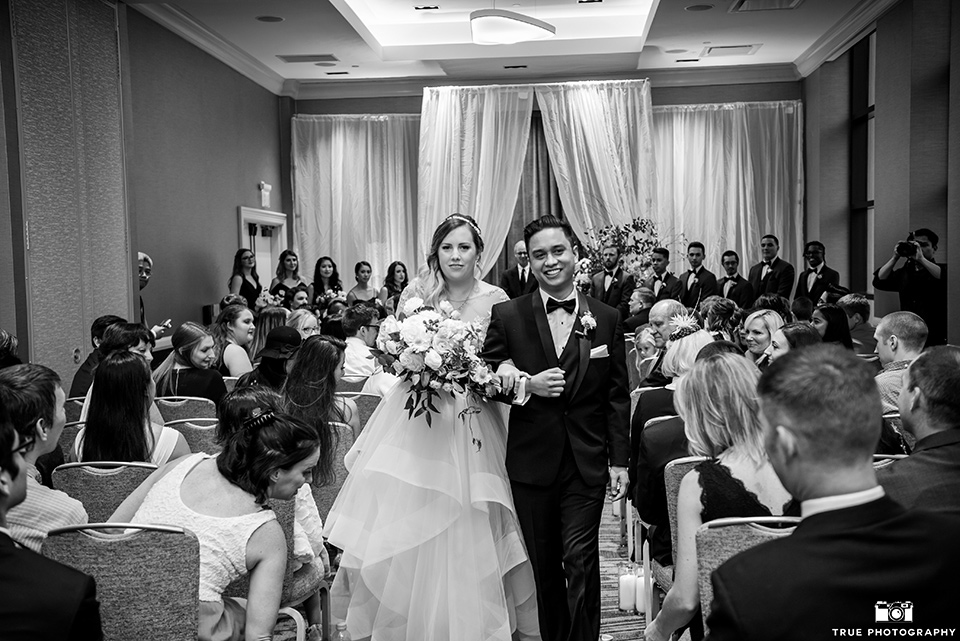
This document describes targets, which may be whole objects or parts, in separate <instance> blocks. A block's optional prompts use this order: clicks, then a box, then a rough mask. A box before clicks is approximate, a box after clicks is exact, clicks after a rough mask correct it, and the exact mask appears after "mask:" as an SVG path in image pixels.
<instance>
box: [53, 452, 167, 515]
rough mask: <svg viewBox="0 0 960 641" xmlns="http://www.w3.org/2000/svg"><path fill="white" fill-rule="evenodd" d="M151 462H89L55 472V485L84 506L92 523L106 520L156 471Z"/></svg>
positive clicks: (72, 465) (64, 466) (58, 468)
mask: <svg viewBox="0 0 960 641" xmlns="http://www.w3.org/2000/svg"><path fill="white" fill-rule="evenodd" d="M156 469H157V466H156V465H153V464H152V463H140V462H122V461H86V462H84V463H65V464H64V465H61V466H59V467H57V469H55V470H54V471H53V486H54V487H55V488H57V489H58V490H62V491H64V492H66V493H67V495H68V496H72V497H73V498H75V499H77V500H78V501H80V502H81V503H83V508H84V509H85V510H86V511H87V515H88V516H89V517H90V522H91V523H96V522H100V521H106V520H107V519H109V518H110V516H111V515H112V514H113V512H114V511H115V510H116V509H117V508H118V507H120V504H121V503H123V500H124V499H126V498H127V497H128V496H130V494H131V493H132V492H133V491H134V490H135V489H137V488H138V487H139V486H140V484H141V483H143V481H144V480H146V478H147V477H148V476H150V475H151V474H152V473H153V471H154V470H156Z"/></svg>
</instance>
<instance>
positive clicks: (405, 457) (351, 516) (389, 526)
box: [325, 281, 540, 641]
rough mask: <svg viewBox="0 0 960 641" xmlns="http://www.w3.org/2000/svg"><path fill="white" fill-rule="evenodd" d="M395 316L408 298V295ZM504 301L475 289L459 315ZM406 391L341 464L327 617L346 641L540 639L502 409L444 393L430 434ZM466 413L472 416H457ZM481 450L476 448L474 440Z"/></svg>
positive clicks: (485, 311)
mask: <svg viewBox="0 0 960 641" xmlns="http://www.w3.org/2000/svg"><path fill="white" fill-rule="evenodd" d="M404 294H405V297H404V298H403V299H401V302H400V304H399V305H398V309H402V304H403V302H405V300H406V299H407V298H409V297H410V296H411V295H417V296H419V295H420V294H418V293H416V283H412V284H411V285H410V286H409V287H407V289H406V290H405V292H404ZM504 300H507V297H506V294H504V293H503V290H501V289H499V288H497V287H493V286H492V285H488V284H486V283H483V282H480V281H478V283H477V287H476V288H475V289H474V293H473V295H472V296H471V298H470V299H469V300H468V301H467V303H466V304H465V305H464V306H463V308H461V310H460V312H461V315H462V318H463V319H464V320H477V319H479V320H481V321H483V322H485V323H486V322H489V318H490V309H491V308H492V307H493V305H494V304H496V303H499V302H502V301H504ZM408 389H409V387H408V385H407V384H406V383H401V384H399V385H396V386H395V387H394V388H393V389H392V390H391V391H390V392H389V393H388V394H387V395H386V396H385V397H384V398H383V400H382V401H381V402H380V405H379V407H378V408H377V410H376V412H375V413H374V414H373V416H371V418H370V420H369V422H368V423H367V425H366V427H365V428H364V430H363V432H362V433H361V435H360V438H359V439H357V442H356V443H355V444H354V446H353V448H352V449H351V450H350V452H349V453H348V454H347V457H346V464H347V469H348V470H349V471H350V474H349V476H348V477H347V480H346V482H345V483H344V485H343V489H342V490H341V491H340V494H339V496H338V497H337V500H336V502H335V503H334V505H333V508H332V509H331V510H330V514H329V516H328V518H327V526H326V531H325V534H326V536H327V537H328V538H329V541H330V543H332V544H333V545H335V546H337V547H338V548H341V549H342V550H343V555H342V557H341V561H340V570H339V572H338V573H337V577H336V579H335V581H334V584H333V588H332V590H331V602H332V609H333V616H334V618H335V619H337V620H345V621H346V622H347V629H348V630H349V631H350V634H351V635H352V637H353V639H354V640H355V641H356V640H358V639H367V638H370V639H372V640H373V641H405V640H409V641H486V640H500V641H508V640H510V639H539V638H540V633H539V625H538V621H537V603H536V590H535V587H534V579H533V570H532V567H531V565H530V561H529V559H528V558H527V552H526V549H525V547H524V544H523V538H522V536H521V533H520V526H519V524H518V522H517V518H516V511H515V509H514V505H513V497H512V495H511V492H510V483H509V480H508V479H507V473H506V469H505V467H504V460H505V457H506V436H507V430H506V422H505V421H504V416H505V412H504V409H503V406H502V405H500V404H499V403H495V402H493V401H487V402H484V401H480V400H477V399H473V398H470V397H465V396H463V395H459V394H458V395H452V394H449V393H447V394H441V398H440V400H439V401H437V402H436V407H437V409H438V410H439V412H438V413H437V414H435V415H434V416H433V419H432V427H430V426H428V425H427V422H426V420H425V419H424V417H423V416H421V417H418V418H412V419H411V418H408V417H407V411H406V410H405V409H404V407H403V406H404V403H405V402H406V400H407V391H408ZM468 406H474V407H478V408H479V412H476V413H466V414H464V415H463V417H462V418H461V416H460V413H461V411H462V410H464V409H465V408H467V407H468ZM474 438H476V439H479V440H480V445H479V447H478V445H477V444H476V443H474V441H473V439H474Z"/></svg>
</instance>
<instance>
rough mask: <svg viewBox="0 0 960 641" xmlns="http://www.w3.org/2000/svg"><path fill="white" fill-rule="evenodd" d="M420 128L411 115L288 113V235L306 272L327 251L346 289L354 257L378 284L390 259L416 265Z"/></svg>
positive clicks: (350, 283)
mask: <svg viewBox="0 0 960 641" xmlns="http://www.w3.org/2000/svg"><path fill="white" fill-rule="evenodd" d="M419 130H420V117H419V116H411V115H358V116H351V115H347V116H295V117H294V118H293V133H292V136H293V152H292V153H293V194H294V198H293V223H294V237H295V239H296V241H297V245H298V247H297V249H298V250H299V252H300V261H301V265H303V266H304V269H303V270H302V271H303V272H305V273H304V276H305V277H306V278H312V277H313V265H314V262H315V261H316V260H317V259H318V258H319V257H320V256H325V255H329V256H332V257H333V259H334V260H335V261H336V262H337V265H338V267H339V268H340V275H341V278H342V279H343V284H344V287H345V288H347V289H349V288H350V287H353V285H354V284H355V283H354V279H353V266H354V264H355V263H356V262H358V261H360V260H365V261H367V262H369V263H370V264H371V265H372V266H373V279H371V283H372V284H374V285H375V286H376V287H377V288H378V289H379V287H380V286H381V285H382V284H383V279H384V277H385V276H386V270H387V266H388V265H389V264H390V263H391V262H393V261H395V260H400V261H403V262H404V263H405V264H406V265H407V268H408V269H410V270H412V269H414V267H413V265H414V264H416V262H417V251H416V221H417V202H416V194H417V142H418V139H419V135H420V131H419Z"/></svg>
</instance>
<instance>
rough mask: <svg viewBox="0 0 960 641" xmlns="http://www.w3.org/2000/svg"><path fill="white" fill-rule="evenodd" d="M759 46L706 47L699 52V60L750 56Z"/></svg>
mask: <svg viewBox="0 0 960 641" xmlns="http://www.w3.org/2000/svg"><path fill="white" fill-rule="evenodd" d="M759 48H760V45H727V46H717V47H713V46H707V47H704V48H703V51H702V52H700V57H701V58H720V57H723V56H751V55H753V54H755V53H756V52H757V49H759Z"/></svg>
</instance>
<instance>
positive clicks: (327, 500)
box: [311, 421, 354, 523]
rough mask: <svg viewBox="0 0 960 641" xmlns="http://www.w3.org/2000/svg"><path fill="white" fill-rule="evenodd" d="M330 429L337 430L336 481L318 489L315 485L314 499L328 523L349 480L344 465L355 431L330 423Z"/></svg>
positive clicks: (334, 422) (334, 469)
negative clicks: (331, 510)
mask: <svg viewBox="0 0 960 641" xmlns="http://www.w3.org/2000/svg"><path fill="white" fill-rule="evenodd" d="M330 429H332V430H335V431H336V434H337V447H336V450H335V451H334V453H333V472H334V479H333V481H332V482H331V483H329V484H327V485H323V486H321V487H317V486H316V485H314V486H313V487H312V488H311V489H312V490H313V498H314V500H316V502H317V510H318V511H319V512H320V518H321V519H323V522H324V523H326V522H327V514H328V513H329V512H330V508H331V507H333V502H334V500H336V498H337V494H339V493H340V488H341V487H343V482H344V481H346V480H347V467H346V465H344V462H343V457H344V456H346V455H347V452H349V451H350V448H351V447H353V441H354V439H353V429H352V428H351V427H350V426H349V425H347V424H346V423H338V422H337V421H330Z"/></svg>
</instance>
